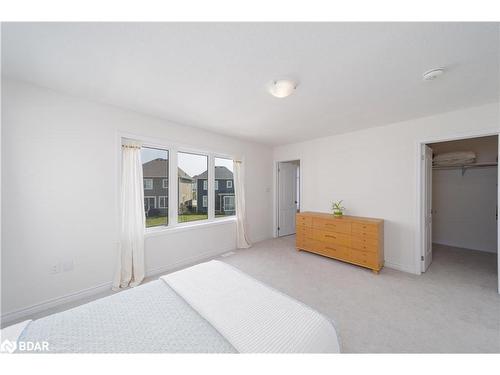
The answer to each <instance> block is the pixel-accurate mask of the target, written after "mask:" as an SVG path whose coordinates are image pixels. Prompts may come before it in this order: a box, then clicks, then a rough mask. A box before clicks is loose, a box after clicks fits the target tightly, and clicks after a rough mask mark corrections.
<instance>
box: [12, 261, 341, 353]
mask: <svg viewBox="0 0 500 375" xmlns="http://www.w3.org/2000/svg"><path fill="white" fill-rule="evenodd" d="M7 338H8V339H10V340H12V341H14V342H17V343H18V344H20V343H26V342H38V343H40V342H45V343H48V344H47V345H48V351H49V352H51V353H155V352H157V353H338V352H340V344H339V340H338V336H337V332H336V329H335V326H334V324H333V322H332V321H330V320H329V319H328V318H326V317H325V316H323V315H321V314H320V313H318V312H317V311H315V310H313V309H312V308H310V307H309V306H307V305H305V304H303V303H301V302H298V301H296V300H294V299H292V298H291V297H289V296H287V295H285V294H283V293H281V292H279V291H277V290H275V289H272V288H270V287H269V286H267V285H265V284H263V283H261V282H259V281H258V280H255V279H253V278H252V277H250V276H248V275H246V274H245V273H243V272H241V271H240V270H238V269H237V268H234V267H232V266H230V265H228V264H226V263H223V262H220V261H216V260H213V261H210V262H206V263H202V264H198V265H196V266H193V267H190V268H186V269H184V270H181V271H178V272H174V273H171V274H169V275H166V276H163V277H161V278H160V279H159V280H156V281H152V282H149V283H146V284H144V285H142V286H140V287H136V288H133V289H129V290H126V291H123V292H120V293H117V294H114V295H111V296H109V297H105V298H102V299H99V300H96V301H93V302H90V303H87V304H85V305H81V306H78V307H76V308H73V309H71V310H67V311H64V312H60V313H57V314H54V315H50V316H47V317H44V318H41V319H38V320H34V321H26V322H23V323H20V324H17V325H15V326H11V327H7V328H5V329H4V330H2V340H5V339H7ZM19 347H20V345H17V351H18V352H19Z"/></svg>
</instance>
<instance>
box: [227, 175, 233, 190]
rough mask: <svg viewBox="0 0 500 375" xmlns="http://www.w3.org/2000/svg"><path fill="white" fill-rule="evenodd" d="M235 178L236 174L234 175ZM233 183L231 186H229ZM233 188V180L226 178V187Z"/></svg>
mask: <svg viewBox="0 0 500 375" xmlns="http://www.w3.org/2000/svg"><path fill="white" fill-rule="evenodd" d="M233 178H234V175H233ZM230 184H231V186H229V185H230ZM232 188H233V180H226V189H232Z"/></svg>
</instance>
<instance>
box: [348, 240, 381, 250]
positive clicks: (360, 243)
mask: <svg viewBox="0 0 500 375" xmlns="http://www.w3.org/2000/svg"><path fill="white" fill-rule="evenodd" d="M351 247H352V248H353V249H356V250H362V251H370V252H372V253H377V252H378V248H379V244H378V240H376V239H373V238H357V237H352V238H351Z"/></svg>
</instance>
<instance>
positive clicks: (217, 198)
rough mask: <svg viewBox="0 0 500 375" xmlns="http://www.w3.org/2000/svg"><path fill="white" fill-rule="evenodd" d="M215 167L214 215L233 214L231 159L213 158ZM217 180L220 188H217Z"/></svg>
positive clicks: (234, 212)
mask: <svg viewBox="0 0 500 375" xmlns="http://www.w3.org/2000/svg"><path fill="white" fill-rule="evenodd" d="M214 169H215V173H214V175H215V183H216V186H215V191H214V202H215V217H224V216H233V215H235V214H236V211H235V209H234V188H233V179H234V177H233V161H232V160H231V159H225V158H215V159H214ZM219 181H220V182H221V183H220V187H221V189H220V190H219ZM231 202H232V204H231Z"/></svg>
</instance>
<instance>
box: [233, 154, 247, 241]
mask: <svg viewBox="0 0 500 375" xmlns="http://www.w3.org/2000/svg"><path fill="white" fill-rule="evenodd" d="M233 169H234V192H235V194H236V200H235V203H236V219H237V220H236V247H237V248H238V249H247V248H249V247H250V246H251V244H250V241H249V240H248V236H247V230H246V229H247V220H246V212H245V170H244V166H243V163H242V162H241V161H240V160H233Z"/></svg>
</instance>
